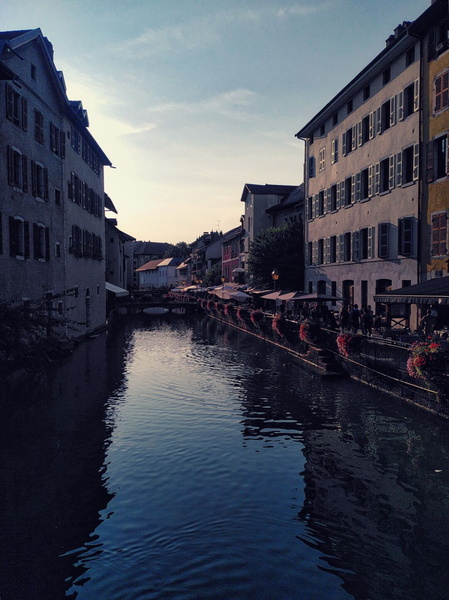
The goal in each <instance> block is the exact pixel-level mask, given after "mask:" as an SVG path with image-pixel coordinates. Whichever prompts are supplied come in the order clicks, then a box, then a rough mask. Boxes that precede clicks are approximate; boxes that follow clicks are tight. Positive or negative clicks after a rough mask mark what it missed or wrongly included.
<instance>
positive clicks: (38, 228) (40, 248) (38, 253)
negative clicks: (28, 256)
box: [33, 223, 50, 261]
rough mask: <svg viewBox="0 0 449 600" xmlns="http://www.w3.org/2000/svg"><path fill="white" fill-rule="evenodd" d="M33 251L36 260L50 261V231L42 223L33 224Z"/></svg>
mask: <svg viewBox="0 0 449 600" xmlns="http://www.w3.org/2000/svg"><path fill="white" fill-rule="evenodd" d="M33 250H34V258H35V259H36V260H41V261H44V260H50V245H49V229H48V227H45V225H42V223H33Z"/></svg>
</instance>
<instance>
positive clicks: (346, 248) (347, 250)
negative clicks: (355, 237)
mask: <svg viewBox="0 0 449 600" xmlns="http://www.w3.org/2000/svg"><path fill="white" fill-rule="evenodd" d="M343 240H344V241H343V260H344V261H350V260H351V255H352V245H351V241H352V235H351V233H350V232H347V233H345V234H344V237H343Z"/></svg>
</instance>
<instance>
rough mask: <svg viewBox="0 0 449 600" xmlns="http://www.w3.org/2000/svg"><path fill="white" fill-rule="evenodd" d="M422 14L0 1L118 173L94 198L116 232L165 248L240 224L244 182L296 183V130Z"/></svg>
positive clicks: (7, 26)
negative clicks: (101, 197)
mask: <svg viewBox="0 0 449 600" xmlns="http://www.w3.org/2000/svg"><path fill="white" fill-rule="evenodd" d="M429 6H430V0H372V1H369V0H120V1H119V0H21V1H20V2H16V1H14V0H2V1H1V5H0V23H1V25H0V28H1V29H2V30H15V29H35V28H38V27H39V28H40V29H41V30H42V33H43V35H44V36H46V37H47V38H48V39H49V40H50V41H51V42H52V44H53V47H54V61H55V65H56V68H57V69H58V70H62V71H63V73H64V78H65V82H66V85H67V94H68V97H69V99H70V100H81V101H82V103H83V106H84V108H85V109H86V110H87V112H88V115H89V121H90V127H89V129H90V131H91V133H92V134H93V136H94V137H95V139H96V140H97V142H98V143H99V144H100V146H101V147H102V149H103V151H104V152H105V153H106V155H107V156H108V158H109V159H110V161H111V162H112V164H113V166H114V167H115V168H114V169H111V168H109V167H105V191H106V193H107V194H108V195H109V196H110V197H111V199H112V201H113V203H114V205H115V207H116V208H117V211H118V214H117V215H116V218H117V220H118V227H119V229H121V230H122V231H125V232H126V233H128V234H129V235H132V236H133V237H135V238H136V239H137V240H145V241H155V242H169V243H174V244H175V243H177V242H180V241H185V242H187V243H190V242H193V241H194V240H195V239H196V238H197V237H199V236H200V235H201V234H202V233H203V232H205V231H211V230H220V231H223V232H226V231H228V230H230V229H232V228H234V227H237V226H238V225H239V223H240V216H241V215H242V214H243V204H242V202H241V201H240V198H241V195H242V192H243V188H244V185H245V183H253V184H265V183H269V184H283V185H299V184H300V183H301V182H302V181H303V157H304V152H303V142H301V141H299V140H298V139H296V138H295V133H296V132H297V131H298V130H299V129H300V128H301V127H303V126H304V125H305V124H306V123H307V122H308V121H309V120H310V119H311V118H312V117H313V116H314V115H315V114H316V113H317V112H318V111H319V110H320V109H321V108H322V107H323V106H324V105H325V104H327V102H328V101H329V100H331V99H332V98H333V97H334V96H335V95H336V94H337V93H338V92H339V91H340V90H341V89H342V88H343V87H344V86H345V85H346V84H347V83H348V82H349V81H350V80H351V79H352V78H353V77H355V76H356V75H357V73H358V72H360V71H361V70H362V69H363V68H364V67H365V66H366V64H367V63H368V62H370V61H371V60H372V59H373V58H374V57H375V56H376V55H377V54H378V53H379V52H381V51H382V50H383V48H384V47H385V40H386V39H387V38H388V36H389V35H390V34H392V33H393V29H394V28H395V27H396V26H397V25H398V24H399V23H402V22H403V21H412V20H414V19H416V18H417V17H418V16H419V15H420V14H421V13H422V12H423V11H424V10H426V9H427V8H428V7H429ZM108 216H109V215H108ZM110 216H114V215H110Z"/></svg>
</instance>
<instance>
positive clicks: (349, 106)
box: [346, 99, 354, 115]
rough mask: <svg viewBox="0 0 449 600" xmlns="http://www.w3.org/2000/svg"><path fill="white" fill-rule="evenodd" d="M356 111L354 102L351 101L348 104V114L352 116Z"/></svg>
mask: <svg viewBox="0 0 449 600" xmlns="http://www.w3.org/2000/svg"><path fill="white" fill-rule="evenodd" d="M353 110H354V102H353V101H352V99H351V100H349V102H348V103H347V104H346V112H347V114H348V115H349V114H351V113H352V111H353Z"/></svg>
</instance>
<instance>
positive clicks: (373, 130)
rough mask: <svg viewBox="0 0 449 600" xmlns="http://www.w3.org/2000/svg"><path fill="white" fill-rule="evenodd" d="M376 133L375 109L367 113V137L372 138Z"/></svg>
mask: <svg viewBox="0 0 449 600" xmlns="http://www.w3.org/2000/svg"><path fill="white" fill-rule="evenodd" d="M375 135H376V113H375V111H373V112H370V114H369V139H370V140H372V139H373V137H374V136H375Z"/></svg>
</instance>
